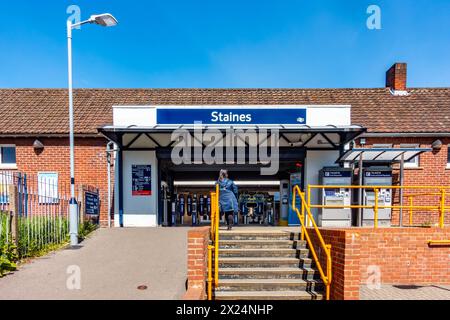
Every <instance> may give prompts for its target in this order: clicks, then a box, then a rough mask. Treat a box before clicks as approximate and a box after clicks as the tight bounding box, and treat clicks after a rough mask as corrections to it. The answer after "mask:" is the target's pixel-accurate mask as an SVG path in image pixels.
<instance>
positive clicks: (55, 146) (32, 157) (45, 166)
mask: <svg viewBox="0 0 450 320" xmlns="http://www.w3.org/2000/svg"><path fill="white" fill-rule="evenodd" d="M35 140H36V138H0V144H14V145H16V162H17V170H19V171H21V172H25V173H27V174H32V175H37V173H38V172H47V171H48V172H58V180H59V182H60V184H61V185H65V186H67V188H68V186H69V184H70V158H69V139H68V138H39V141H41V142H42V143H43V145H44V149H43V150H42V152H36V151H35V149H34V148H33V142H34V141H35ZM106 170H107V169H106V140H105V139H104V138H101V137H99V138H77V139H75V177H76V181H75V183H76V184H77V185H80V184H87V185H92V186H95V187H97V188H99V190H100V201H101V212H100V222H101V225H103V226H105V225H106V224H107V221H108V216H107V211H108V209H107V208H108V205H107V203H108V202H107V199H108V193H107V192H108V191H107V190H108V177H107V171H106ZM112 178H113V174H112ZM76 191H77V192H78V189H77V190H76ZM67 192H69V190H68V191H67Z"/></svg>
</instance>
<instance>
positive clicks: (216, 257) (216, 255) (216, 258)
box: [214, 184, 220, 287]
mask: <svg viewBox="0 0 450 320" xmlns="http://www.w3.org/2000/svg"><path fill="white" fill-rule="evenodd" d="M214 206H215V209H214V210H215V213H216V217H215V219H214V221H215V223H216V225H215V228H216V231H215V233H216V237H215V239H214V240H215V241H214V246H215V248H214V251H215V252H214V284H215V286H216V287H217V286H218V285H219V224H220V212H219V185H218V184H216V202H215V203H214Z"/></svg>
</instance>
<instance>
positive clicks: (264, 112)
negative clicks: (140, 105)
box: [156, 107, 306, 125]
mask: <svg viewBox="0 0 450 320" xmlns="http://www.w3.org/2000/svg"><path fill="white" fill-rule="evenodd" d="M156 121H157V124H180V125H183V124H194V123H196V122H201V123H202V124H207V125H214V124H225V125H226V124H228V125H233V124H236V125H238V124H253V125H258V124H261V125H269V124H286V125H293V124H300V125H302V124H306V108H293V107H292V108H217V109H216V108H195V109H194V108H158V109H157V111H156Z"/></svg>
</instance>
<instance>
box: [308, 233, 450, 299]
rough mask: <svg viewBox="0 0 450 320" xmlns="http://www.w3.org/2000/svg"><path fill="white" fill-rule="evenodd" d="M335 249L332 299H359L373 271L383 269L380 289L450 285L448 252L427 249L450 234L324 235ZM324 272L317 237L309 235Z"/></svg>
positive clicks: (449, 249)
mask: <svg viewBox="0 0 450 320" xmlns="http://www.w3.org/2000/svg"><path fill="white" fill-rule="evenodd" d="M320 230H321V234H322V236H323V238H324V240H325V242H326V243H327V244H331V246H332V248H331V253H332V271H333V273H332V275H333V280H332V285H331V299H334V300H349V299H359V287H360V285H364V284H366V282H367V280H368V278H369V273H370V270H369V269H368V267H369V266H375V267H376V268H379V270H380V273H381V279H380V281H381V283H382V284H404V285H405V284H406V285H408V284H409V285H413V284H415V285H425V284H450V271H449V270H450V246H448V245H447V246H432V247H430V246H429V245H428V241H429V240H450V228H445V229H439V228H379V229H373V228H353V229H325V228H321V229H320ZM309 233H310V234H311V240H312V242H313V246H314V248H316V252H318V254H319V256H320V260H321V264H322V266H325V265H326V264H325V255H324V254H323V251H321V250H319V247H320V245H319V242H318V238H317V236H315V235H314V231H313V230H312V229H310V230H309Z"/></svg>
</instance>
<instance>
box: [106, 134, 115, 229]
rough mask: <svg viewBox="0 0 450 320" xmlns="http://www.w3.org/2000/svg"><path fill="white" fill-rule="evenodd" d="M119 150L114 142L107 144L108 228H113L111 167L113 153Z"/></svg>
mask: <svg viewBox="0 0 450 320" xmlns="http://www.w3.org/2000/svg"><path fill="white" fill-rule="evenodd" d="M116 151H117V150H116V149H114V142H108V144H107V145H106V170H107V172H108V228H111V207H112V206H111V200H112V199H111V198H112V197H111V167H112V166H113V165H112V159H113V157H112V155H113V154H114V152H116Z"/></svg>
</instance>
